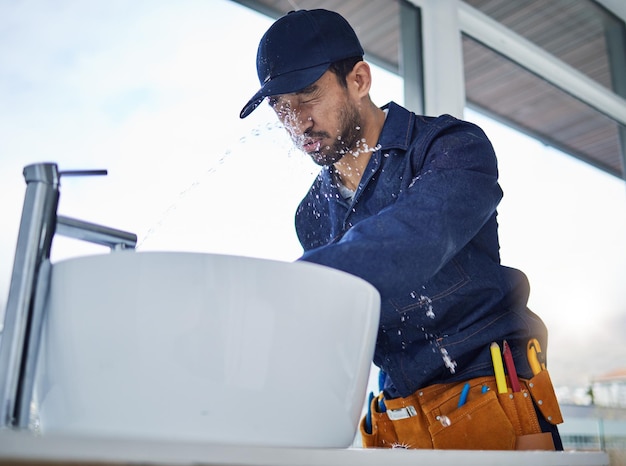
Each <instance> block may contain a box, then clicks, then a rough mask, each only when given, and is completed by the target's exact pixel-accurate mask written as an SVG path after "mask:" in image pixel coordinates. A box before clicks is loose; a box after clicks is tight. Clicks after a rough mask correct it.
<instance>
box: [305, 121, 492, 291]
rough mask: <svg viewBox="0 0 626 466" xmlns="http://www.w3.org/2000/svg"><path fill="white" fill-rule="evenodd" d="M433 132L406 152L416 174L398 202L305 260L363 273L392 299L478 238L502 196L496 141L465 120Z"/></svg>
mask: <svg viewBox="0 0 626 466" xmlns="http://www.w3.org/2000/svg"><path fill="white" fill-rule="evenodd" d="M429 131H430V133H431V134H429V135H428V137H424V136H423V133H424V132H423V131H422V132H421V133H420V137H418V138H417V139H416V141H414V143H413V144H412V145H411V146H410V147H409V149H408V150H407V153H406V157H408V158H409V159H407V162H410V166H411V169H410V172H411V173H410V175H411V179H410V180H406V186H403V187H402V189H401V190H400V192H399V193H398V196H397V199H396V200H395V202H393V203H392V204H390V205H388V206H386V207H385V208H383V209H382V210H380V211H379V212H378V213H377V214H376V215H372V216H370V217H367V218H365V219H363V220H361V221H359V222H358V223H356V224H355V225H354V226H353V227H351V228H350V229H349V230H348V231H346V232H345V234H344V235H343V236H342V237H341V239H340V240H339V241H337V242H334V243H332V244H328V245H325V246H322V247H318V248H315V249H312V250H309V251H307V252H306V253H305V254H304V255H303V256H302V257H301V260H305V261H309V262H314V263H318V264H321V265H326V266H329V267H333V268H336V269H339V270H343V271H345V272H348V273H350V274H353V275H356V276H359V277H361V278H363V279H365V280H366V281H368V282H370V283H371V284H372V285H374V286H375V287H376V288H377V289H378V291H379V292H380V294H381V297H382V299H388V298H390V297H392V296H398V295H403V294H406V293H410V292H411V291H412V289H414V288H415V284H416V283H425V282H427V281H428V280H429V279H430V278H431V277H433V276H434V275H435V274H436V273H437V272H438V271H439V270H440V269H441V268H442V267H443V265H445V264H446V263H447V262H448V261H449V260H450V259H452V258H453V257H454V256H455V255H456V254H458V253H459V251H461V250H462V249H463V248H464V247H465V246H466V245H467V244H468V243H469V242H470V241H472V240H473V239H474V238H475V237H476V235H477V234H478V233H479V232H480V230H481V228H482V227H483V226H484V225H485V224H486V223H487V221H488V220H489V219H490V218H492V217H493V216H494V215H495V212H496V207H497V205H498V203H499V202H500V199H501V198H502V191H501V189H500V187H499V185H498V172H497V163H496V157H495V154H494V151H493V147H492V146H491V143H490V142H489V140H488V139H487V137H486V136H485V135H484V133H483V132H482V130H480V129H479V128H478V127H476V126H474V125H471V124H469V123H466V122H461V121H457V123H455V124H451V125H450V124H449V125H446V126H444V127H442V128H438V129H437V130H433V129H430V130H429ZM426 132H428V131H426ZM377 189H384V187H381V186H378V187H377ZM494 249H495V250H496V251H495V253H494V254H495V256H497V241H496V244H495V245H494Z"/></svg>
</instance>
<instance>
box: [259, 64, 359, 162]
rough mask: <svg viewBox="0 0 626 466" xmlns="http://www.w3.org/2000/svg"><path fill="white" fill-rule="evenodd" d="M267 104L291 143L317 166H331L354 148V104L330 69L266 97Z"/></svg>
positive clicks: (356, 129) (356, 114) (356, 116)
mask: <svg viewBox="0 0 626 466" xmlns="http://www.w3.org/2000/svg"><path fill="white" fill-rule="evenodd" d="M269 103H270V105H271V106H272V108H273V109H274V111H275V112H276V115H277V116H278V118H279V120H280V121H281V123H282V124H283V125H284V126H285V128H286V129H287V131H288V132H289V134H290V135H291V138H292V140H293V141H294V144H295V145H296V146H297V147H298V148H299V149H301V150H302V151H304V152H306V153H307V154H309V156H311V158H312V159H313V161H314V162H315V163H317V164H318V165H332V164H333V163H335V162H337V161H339V160H340V159H341V158H342V157H343V156H344V155H345V154H347V153H349V152H356V151H357V148H358V146H359V142H360V140H361V137H362V132H361V124H360V114H359V110H358V106H357V104H356V102H355V101H354V100H353V99H351V98H350V93H349V91H348V89H346V88H345V87H343V86H342V85H341V84H340V83H339V81H338V79H337V77H336V76H335V74H333V73H332V72H330V71H327V72H326V73H324V74H323V75H322V77H321V78H320V79H318V80H317V81H316V82H315V83H313V84H312V85H310V86H309V87H307V88H305V89H303V90H302V91H300V92H296V93H293V94H283V95H279V96H274V97H270V98H269Z"/></svg>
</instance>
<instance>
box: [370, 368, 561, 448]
mask: <svg viewBox="0 0 626 466" xmlns="http://www.w3.org/2000/svg"><path fill="white" fill-rule="evenodd" d="M521 382H522V383H523V385H522V387H523V388H522V390H521V391H519V392H515V393H513V392H511V391H509V392H507V393H498V392H497V387H496V383H495V379H494V378H493V377H480V378H476V379H472V380H470V381H469V383H470V392H469V396H468V398H467V402H466V403H465V404H464V405H463V406H461V407H458V400H459V396H460V394H461V391H462V389H463V385H464V382H463V383H454V384H442V385H434V386H431V387H427V388H426V389H424V390H419V391H418V392H416V393H414V394H412V395H411V396H409V397H407V398H398V399H393V400H385V405H386V407H387V412H386V413H379V412H376V413H375V410H374V407H373V406H372V425H373V427H372V434H369V435H368V434H364V431H363V429H361V433H362V437H363V445H364V446H365V447H374V446H376V447H387V448H389V447H393V446H400V447H405V448H436V449H467V450H477V449H480V450H516V449H517V450H554V444H553V441H552V435H551V434H550V433H549V432H545V433H544V432H542V430H541V427H540V425H539V420H538V418H537V414H536V411H535V408H534V406H533V400H535V403H536V404H537V406H538V407H539V409H540V411H541V414H542V415H543V416H544V417H545V418H546V420H548V421H549V422H552V423H553V424H558V423H559V422H562V417H561V414H560V410H559V407H558V403H557V400H556V395H555V394H554V389H553V387H552V383H551V382H550V378H549V376H548V373H547V371H542V372H541V373H540V374H538V375H536V376H535V377H533V378H532V379H530V380H528V381H526V380H521ZM483 386H486V387H488V388H489V390H488V391H487V392H485V393H483V392H482V387H483ZM374 402H376V406H377V405H378V403H377V400H376V399H375V400H374ZM407 406H411V407H414V408H415V409H414V414H413V415H411V416H410V417H406V416H405V417H402V418H400V419H396V420H391V419H390V418H389V415H388V413H389V414H391V416H392V417H394V416H395V415H394V413H396V412H397V411H398V410H401V409H402V408H406V407H407ZM374 414H376V415H377V416H376V417H375V416H374ZM377 422H382V424H381V426H376V423H377Z"/></svg>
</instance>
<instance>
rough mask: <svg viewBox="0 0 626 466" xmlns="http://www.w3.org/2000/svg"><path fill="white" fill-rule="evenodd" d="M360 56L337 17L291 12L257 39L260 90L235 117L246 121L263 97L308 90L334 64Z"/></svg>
mask: <svg viewBox="0 0 626 466" xmlns="http://www.w3.org/2000/svg"><path fill="white" fill-rule="evenodd" d="M362 56H363V47H361V43H360V42H359V39H358V38H357V36H356V33H355V32H354V29H352V27H351V26H350V24H348V22H347V21H346V20H345V19H344V18H343V16H341V15H340V14H338V13H335V12H334V11H328V10H322V9H318V10H298V11H291V12H289V13H288V14H286V15H285V16H283V17H282V18H279V19H278V20H276V22H275V23H274V24H273V25H272V26H271V27H270V28H269V29H268V30H267V32H266V33H265V34H264V35H263V37H262V38H261V42H260V43H259V49H258V51H257V56H256V69H257V74H258V75H259V82H260V83H261V89H259V91H258V92H257V93H256V94H254V96H253V97H252V98H251V99H250V100H249V101H248V103H247V104H246V105H245V106H244V107H243V109H242V110H241V113H240V114H239V117H240V118H245V117H247V116H248V115H249V114H250V113H251V112H252V111H253V110H254V109H255V108H257V107H258V106H259V104H260V103H261V102H262V101H263V99H264V98H265V97H269V96H273V95H280V94H290V93H292V92H298V91H301V90H302V89H304V88H306V87H307V86H310V85H311V84H313V83H314V82H315V81H317V80H318V79H319V78H321V77H322V75H323V74H324V73H325V72H326V70H328V67H329V66H330V64H331V63H333V62H335V61H338V60H343V59H344V58H351V57H362Z"/></svg>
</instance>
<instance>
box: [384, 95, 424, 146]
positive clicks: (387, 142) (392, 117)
mask: <svg viewBox="0 0 626 466" xmlns="http://www.w3.org/2000/svg"><path fill="white" fill-rule="evenodd" d="M382 108H383V110H388V113H387V118H386V119H385V124H384V125H383V130H382V131H381V133H380V137H379V139H378V145H379V146H380V149H381V150H383V151H384V150H389V149H402V150H406V149H408V147H409V143H410V141H411V135H412V133H413V124H414V120H415V115H414V114H413V113H411V112H410V111H408V110H407V109H406V108H404V107H401V106H400V105H398V104H396V103H395V102H389V103H388V104H387V105H385V106H384V107H382Z"/></svg>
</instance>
